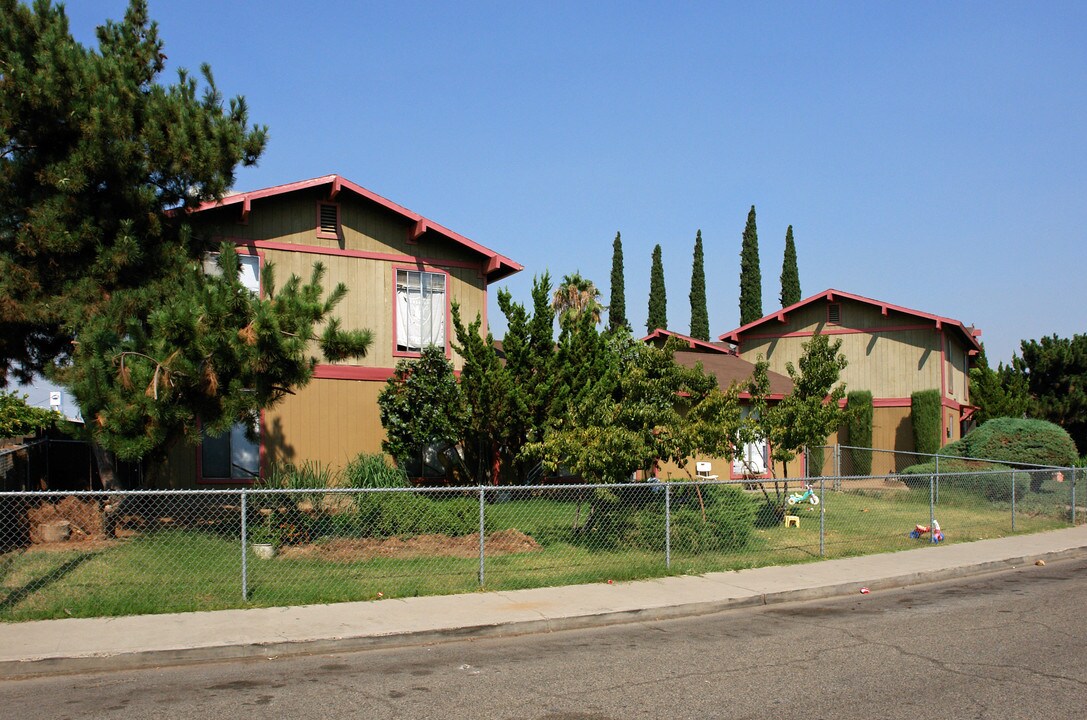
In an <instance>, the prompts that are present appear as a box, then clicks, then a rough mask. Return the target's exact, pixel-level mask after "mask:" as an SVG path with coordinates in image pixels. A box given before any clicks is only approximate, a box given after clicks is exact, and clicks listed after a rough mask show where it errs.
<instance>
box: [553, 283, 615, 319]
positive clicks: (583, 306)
mask: <svg viewBox="0 0 1087 720" xmlns="http://www.w3.org/2000/svg"><path fill="white" fill-rule="evenodd" d="M551 307H552V308H553V309H554V310H555V312H556V313H558V315H559V317H560V318H561V317H562V316H564V315H566V314H567V313H572V314H574V315H575V316H579V315H581V314H582V313H588V314H589V315H590V316H591V317H592V320H593V323H594V324H595V323H599V322H600V313H601V312H602V311H603V309H604V306H603V305H601V304H600V290H598V289H597V287H596V285H594V284H593V282H592V281H591V280H588V279H586V278H583V277H582V276H581V273H579V272H574V273H573V274H571V275H564V276H563V278H562V282H560V283H559V286H558V288H556V290H555V295H554V298H553V299H552V301H551Z"/></svg>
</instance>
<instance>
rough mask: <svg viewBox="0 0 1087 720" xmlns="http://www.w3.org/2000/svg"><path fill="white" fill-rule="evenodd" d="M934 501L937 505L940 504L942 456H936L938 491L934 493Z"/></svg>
mask: <svg viewBox="0 0 1087 720" xmlns="http://www.w3.org/2000/svg"><path fill="white" fill-rule="evenodd" d="M933 497H934V499H933V502H934V503H935V504H937V505H939V504H940V456H939V455H937V456H936V492H935V494H934V496H933Z"/></svg>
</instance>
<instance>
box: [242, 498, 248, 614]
mask: <svg viewBox="0 0 1087 720" xmlns="http://www.w3.org/2000/svg"><path fill="white" fill-rule="evenodd" d="M247 515H248V513H247V512H246V494H245V490H242V602H245V601H246V600H248V599H249V587H248V583H249V578H248V577H247V570H248V569H249V568H248V566H247V565H246V557H245V536H246V529H245V522H246V519H247V518H246V516H247Z"/></svg>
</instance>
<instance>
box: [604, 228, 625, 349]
mask: <svg viewBox="0 0 1087 720" xmlns="http://www.w3.org/2000/svg"><path fill="white" fill-rule="evenodd" d="M608 327H609V328H611V329H612V330H615V329H616V328H620V327H625V328H627V329H628V330H629V329H630V322H629V321H628V320H627V294H626V280H625V279H624V270H623V240H622V238H621V237H620V235H619V232H618V231H616V232H615V241H614V242H613V243H612V245H611V300H610V302H609V303H608Z"/></svg>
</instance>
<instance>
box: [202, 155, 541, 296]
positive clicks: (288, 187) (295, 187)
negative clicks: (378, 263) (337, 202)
mask: <svg viewBox="0 0 1087 720" xmlns="http://www.w3.org/2000/svg"><path fill="white" fill-rule="evenodd" d="M324 185H330V186H331V189H332V190H334V191H335V192H336V193H337V194H338V193H339V192H340V191H342V190H350V191H351V192H353V193H355V194H356V195H359V196H361V197H364V198H366V199H367V200H370V201H372V202H374V203H377V204H378V205H380V206H382V207H384V208H386V209H388V210H391V211H393V212H394V213H396V214H398V215H400V216H401V217H403V218H405V219H407V220H410V221H411V222H413V223H414V226H413V227H414V228H416V229H418V228H425V229H426V230H428V231H431V232H436V233H438V234H439V235H442V236H444V237H446V238H448V239H449V240H452V241H453V242H455V243H457V244H458V245H462V246H464V247H466V248H468V249H469V250H473V251H475V252H477V253H479V254H481V255H483V256H485V257H486V258H488V266H490V265H494V270H493V271H489V272H488V274H487V280H488V281H489V282H495V281H497V280H501V279H502V278H505V277H508V276H510V275H513V274H514V273H517V272H520V271H521V270H524V269H525V268H524V266H523V265H521V264H520V263H517V262H514V261H513V260H511V259H509V258H508V257H506V256H505V255H502V254H500V253H497V252H495V251H494V250H491V249H490V248H487V247H484V246H483V245H480V244H479V243H477V242H475V241H474V240H469V239H468V238H466V237H465V236H463V235H461V234H460V233H457V232H453V231H452V230H450V229H449V228H447V227H444V226H442V225H439V224H438V223H436V222H434V221H433V220H429V219H427V218H425V217H423V216H422V215H420V214H419V213H416V212H413V211H411V210H409V209H407V208H406V207H404V206H403V205H399V204H397V203H395V202H393V201H392V200H389V199H388V198H385V197H382V196H381V195H378V194H377V193H375V192H373V191H371V190H367V189H366V188H364V187H363V186H361V185H359V184H358V183H354V182H351V181H350V180H348V179H346V178H343V177H341V176H339V175H324V176H322V177H318V178H313V179H310V180H300V181H298V182H293V183H287V184H285V185H276V186H273V187H269V188H263V189H261V190H253V191H250V192H244V193H237V194H234V195H227V196H226V197H224V198H222V199H221V200H213V201H210V202H206V203H202V204H200V205H198V206H196V207H195V208H193V209H192V210H191V211H190V212H193V213H198V212H203V211H205V210H212V209H214V208H219V207H225V206H227V205H233V204H235V203H247V204H248V203H251V202H252V201H253V200H258V199H260V198H266V197H273V196H275V195H283V194H285V193H292V192H297V191H299V190H307V189H310V188H315V187H322V186H324ZM330 194H331V192H330ZM420 234H421V233H420ZM417 237H418V236H416V238H417Z"/></svg>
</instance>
